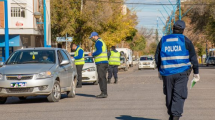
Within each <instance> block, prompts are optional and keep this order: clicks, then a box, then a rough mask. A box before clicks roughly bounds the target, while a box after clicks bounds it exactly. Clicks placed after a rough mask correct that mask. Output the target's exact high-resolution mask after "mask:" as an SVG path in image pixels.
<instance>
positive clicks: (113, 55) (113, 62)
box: [108, 46, 120, 84]
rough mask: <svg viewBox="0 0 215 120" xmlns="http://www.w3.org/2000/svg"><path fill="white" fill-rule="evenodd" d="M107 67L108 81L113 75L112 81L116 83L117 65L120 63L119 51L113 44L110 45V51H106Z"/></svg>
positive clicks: (109, 81)
mask: <svg viewBox="0 0 215 120" xmlns="http://www.w3.org/2000/svg"><path fill="white" fill-rule="evenodd" d="M108 58H109V67H108V83H109V84H110V83H111V78H112V76H113V75H114V79H115V81H114V83H115V84H117V83H118V76H117V73H118V66H119V65H120V53H119V52H118V51H117V50H116V47H115V46H112V47H111V51H110V52H109V53H108Z"/></svg>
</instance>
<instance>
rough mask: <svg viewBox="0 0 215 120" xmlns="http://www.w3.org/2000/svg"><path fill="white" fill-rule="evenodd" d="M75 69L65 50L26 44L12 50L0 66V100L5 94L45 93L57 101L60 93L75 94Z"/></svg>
mask: <svg viewBox="0 0 215 120" xmlns="http://www.w3.org/2000/svg"><path fill="white" fill-rule="evenodd" d="M76 77H77V72H76V67H75V65H74V62H73V61H72V60H71V59H70V55H69V54H68V52H67V51H66V50H63V49H60V48H26V49H21V50H17V51H15V52H14V53H13V54H12V55H11V56H10V57H9V59H8V60H7V61H6V62H5V63H4V65H3V66H2V67H1V68H0V103H1V104H4V103H5V102H6V100H7V97H12V96H16V97H19V99H20V100H24V99H26V98H27V97H28V96H38V95H46V96H47V99H48V101H50V102H58V101H59V100H60V98H61V94H62V93H67V96H68V97H75V90H76V83H77V80H76Z"/></svg>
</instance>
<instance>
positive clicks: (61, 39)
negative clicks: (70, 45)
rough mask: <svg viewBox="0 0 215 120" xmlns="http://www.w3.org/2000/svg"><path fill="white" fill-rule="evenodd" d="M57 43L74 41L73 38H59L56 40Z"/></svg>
mask: <svg viewBox="0 0 215 120" xmlns="http://www.w3.org/2000/svg"><path fill="white" fill-rule="evenodd" d="M56 41H57V42H72V41H73V37H67V38H66V37H57V38H56Z"/></svg>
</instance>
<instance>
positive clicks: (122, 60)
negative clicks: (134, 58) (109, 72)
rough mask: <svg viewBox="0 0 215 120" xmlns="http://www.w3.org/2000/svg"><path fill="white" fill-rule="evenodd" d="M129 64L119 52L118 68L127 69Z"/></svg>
mask: <svg viewBox="0 0 215 120" xmlns="http://www.w3.org/2000/svg"><path fill="white" fill-rule="evenodd" d="M128 68H129V64H127V59H126V56H125V55H124V54H122V53H121V55H120V65H119V66H118V69H119V70H120V69H123V70H124V71H128Z"/></svg>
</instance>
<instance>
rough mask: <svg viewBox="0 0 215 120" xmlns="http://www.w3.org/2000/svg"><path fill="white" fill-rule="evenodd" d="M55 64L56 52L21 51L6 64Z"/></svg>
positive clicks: (13, 55)
mask: <svg viewBox="0 0 215 120" xmlns="http://www.w3.org/2000/svg"><path fill="white" fill-rule="evenodd" d="M35 63H38V64H54V63H55V51H54V50H20V51H16V52H14V53H13V54H12V55H11V56H10V58H9V59H8V60H7V62H6V64H7V65H10V64H35Z"/></svg>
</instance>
